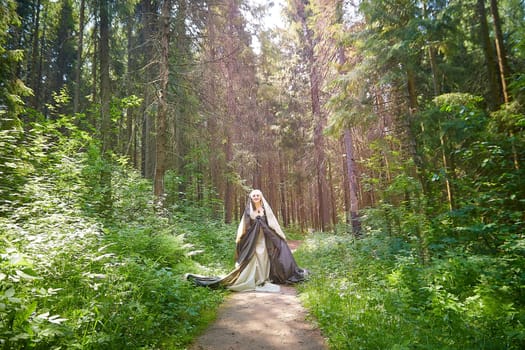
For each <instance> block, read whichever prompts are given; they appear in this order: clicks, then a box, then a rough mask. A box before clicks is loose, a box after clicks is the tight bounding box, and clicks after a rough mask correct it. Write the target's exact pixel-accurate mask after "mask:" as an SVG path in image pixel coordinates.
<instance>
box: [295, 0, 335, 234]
mask: <svg viewBox="0 0 525 350" xmlns="http://www.w3.org/2000/svg"><path fill="white" fill-rule="evenodd" d="M307 4H308V1H306V0H297V1H296V6H297V17H298V18H299V20H300V23H301V26H302V33H303V35H304V45H305V55H306V57H305V58H306V64H307V66H308V68H309V80H310V99H311V105H312V115H313V122H314V135H313V141H314V157H315V171H316V178H317V203H318V215H316V216H317V217H318V220H319V228H321V230H322V231H328V230H329V229H330V228H331V227H330V226H331V225H330V203H329V199H328V194H329V189H328V184H327V180H326V155H325V152H324V148H325V140H324V136H323V129H324V125H325V120H324V117H323V114H322V112H321V101H320V97H319V90H320V86H319V84H320V76H319V71H318V68H317V65H316V60H315V55H314V51H315V50H314V46H315V44H314V40H313V33H312V30H311V29H310V28H309V27H308V22H307V17H306V11H305V5H307ZM312 203H314V202H312Z"/></svg>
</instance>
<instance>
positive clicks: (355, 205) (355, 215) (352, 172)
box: [344, 129, 361, 236]
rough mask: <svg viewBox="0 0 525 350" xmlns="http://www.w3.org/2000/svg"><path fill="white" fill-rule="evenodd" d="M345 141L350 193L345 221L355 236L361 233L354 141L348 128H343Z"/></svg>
mask: <svg viewBox="0 0 525 350" xmlns="http://www.w3.org/2000/svg"><path fill="white" fill-rule="evenodd" d="M344 141H345V142H344V143H345V158H346V174H347V178H348V187H349V188H348V192H349V193H350V207H349V208H348V210H347V214H346V216H347V219H346V220H347V223H351V225H352V233H353V234H354V235H355V236H358V235H360V233H361V221H360V220H359V202H358V199H357V191H358V187H357V177H356V169H355V168H356V167H355V159H354V147H353V145H354V141H353V138H352V133H351V131H350V129H345V132H344Z"/></svg>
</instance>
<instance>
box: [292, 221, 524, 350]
mask: <svg viewBox="0 0 525 350" xmlns="http://www.w3.org/2000/svg"><path fill="white" fill-rule="evenodd" d="M369 224H370V223H369ZM297 258H298V260H300V262H301V265H303V266H308V267H309V268H310V269H311V270H312V272H313V274H312V277H311V279H310V280H309V281H308V282H307V283H305V284H303V285H301V287H300V289H301V292H302V293H301V296H302V298H303V301H304V303H305V304H306V306H307V307H308V308H309V309H310V310H311V312H312V313H313V315H314V316H315V318H316V319H317V321H318V323H319V325H320V327H321V328H322V330H323V333H324V334H325V335H326V336H327V337H328V339H329V342H330V346H331V348H333V349H520V348H522V347H523V345H524V344H525V326H524V321H525V309H524V305H523V303H522V302H521V301H520V300H522V299H523V298H521V299H520V298H519V296H520V295H519V293H521V292H522V291H521V287H519V284H520V283H521V285H523V282H524V281H523V274H522V271H523V267H524V266H523V263H524V262H525V259H523V256H521V257H519V258H518V257H517V256H514V257H513V258H512V260H506V259H501V258H497V257H491V256H484V255H465V254H462V253H461V252H459V251H451V252H450V253H449V254H448V256H447V257H444V258H443V259H435V260H433V261H432V262H431V263H429V264H427V265H425V266H423V265H421V264H420V263H419V259H418V253H417V252H415V251H413V250H412V249H411V248H410V244H409V243H407V242H405V241H404V240H402V239H400V238H397V237H389V236H385V235H384V234H383V233H381V232H376V233H369V235H367V237H366V238H364V239H361V240H357V241H356V240H354V239H353V238H352V237H348V236H330V235H326V234H318V235H315V236H313V237H311V238H310V239H308V241H307V242H306V245H305V246H302V247H301V248H300V249H299V251H298V255H297ZM509 269H511V270H513V271H512V272H510V273H507V272H506V271H508V270H509ZM506 274H513V275H514V276H515V277H514V278H515V280H514V281H513V282H512V281H511V280H509V279H507V278H506V277H504V276H503V275H506ZM516 293H517V294H516Z"/></svg>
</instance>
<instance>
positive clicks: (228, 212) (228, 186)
mask: <svg viewBox="0 0 525 350" xmlns="http://www.w3.org/2000/svg"><path fill="white" fill-rule="evenodd" d="M226 133H227V135H226V144H225V145H224V146H225V147H226V150H225V153H226V172H227V173H226V179H225V190H224V222H225V223H226V224H231V223H232V213H233V184H232V181H231V176H232V169H231V161H232V159H233V149H232V140H231V136H230V135H229V131H226Z"/></svg>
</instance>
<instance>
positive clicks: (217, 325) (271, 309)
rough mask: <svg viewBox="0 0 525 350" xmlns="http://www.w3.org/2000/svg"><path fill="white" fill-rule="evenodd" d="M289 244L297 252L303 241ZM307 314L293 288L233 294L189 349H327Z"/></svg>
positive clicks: (286, 287) (285, 287) (283, 287)
mask: <svg viewBox="0 0 525 350" xmlns="http://www.w3.org/2000/svg"><path fill="white" fill-rule="evenodd" d="M288 244H289V246H290V248H292V250H294V249H295V248H296V247H297V246H298V244H300V241H289V242H288ZM307 315H308V313H307V311H306V310H305V309H304V308H303V307H302V305H301V303H300V301H299V298H298V296H297V291H296V290H295V288H294V287H291V286H281V291H280V292H279V293H265V292H244V293H232V294H230V295H229V296H228V298H227V300H226V301H225V303H224V304H223V305H221V307H220V308H219V311H218V315H217V319H216V320H215V322H214V323H213V324H212V325H211V326H210V327H209V328H208V329H207V330H206V331H205V332H204V334H202V335H201V336H200V337H198V338H197V339H196V341H195V342H194V344H193V345H192V346H191V347H190V348H189V349H190V350H252V349H253V350H255V349H266V350H269V349H286V350H299V349H301V350H325V349H328V346H327V345H326V343H325V340H324V338H323V337H322V335H321V332H320V330H319V329H318V328H317V327H315V325H314V324H313V323H312V322H310V321H308V320H307Z"/></svg>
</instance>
